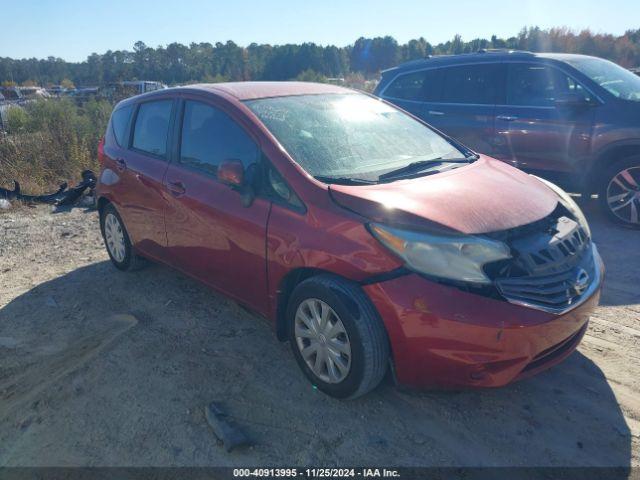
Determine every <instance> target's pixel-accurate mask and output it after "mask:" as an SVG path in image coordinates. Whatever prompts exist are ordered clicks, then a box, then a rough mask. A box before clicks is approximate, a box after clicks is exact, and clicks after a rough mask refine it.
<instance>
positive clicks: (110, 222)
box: [104, 213, 125, 262]
mask: <svg viewBox="0 0 640 480" xmlns="http://www.w3.org/2000/svg"><path fill="white" fill-rule="evenodd" d="M104 238H105V241H106V242H107V248H108V249H109V253H111V256H112V257H113V258H115V259H116V261H117V262H123V261H124V257H125V244H124V232H123V231H122V225H120V222H119V221H118V218H117V217H116V216H115V215H114V214H113V213H108V214H107V216H106V218H105V219H104Z"/></svg>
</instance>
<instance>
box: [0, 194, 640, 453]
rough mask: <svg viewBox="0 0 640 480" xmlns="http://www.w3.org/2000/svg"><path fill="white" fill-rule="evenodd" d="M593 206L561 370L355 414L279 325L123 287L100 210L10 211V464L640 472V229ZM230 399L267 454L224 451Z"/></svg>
mask: <svg viewBox="0 0 640 480" xmlns="http://www.w3.org/2000/svg"><path fill="white" fill-rule="evenodd" d="M591 203H594V204H595V201H592V202H590V204H589V205H587V206H586V209H587V212H588V216H589V217H590V220H591V223H592V229H593V231H594V238H595V241H596V242H597V243H598V245H599V248H600V251H601V254H602V256H603V258H604V260H605V263H606V266H607V277H606V282H605V288H604V294H603V297H602V301H601V303H602V304H601V306H600V307H599V308H598V309H597V311H596V312H595V314H594V317H593V319H592V321H591V323H590V326H589V330H588V332H587V335H586V337H585V340H584V341H583V343H582V344H581V346H580V348H579V349H578V351H577V352H576V353H574V354H573V355H571V356H570V357H569V358H568V359H567V360H566V361H565V362H563V363H562V364H560V365H558V366H557V367H555V368H553V369H551V370H550V371H548V372H545V373H543V374H541V375H539V376H537V377H535V378H532V379H529V380H525V381H522V382H519V383H516V384H514V385H511V386H508V387H506V388H501V389H494V390H476V391H464V392H457V393H451V392H449V393H443V392H407V391H402V390H400V389H397V388H395V387H394V386H393V385H392V384H391V382H389V381H386V382H385V383H384V384H383V385H382V386H381V387H380V388H378V389H377V390H376V391H374V392H373V393H371V394H369V395H367V396H365V397H364V398H360V399H358V400H355V401H338V400H333V399H331V398H329V397H326V396H325V395H323V394H322V393H320V392H319V391H317V390H314V389H313V388H312V387H311V386H310V385H309V383H308V382H307V381H306V380H305V378H304V377H303V375H302V373H301V372H300V371H299V370H298V367H297V365H296V364H295V362H294V360H293V357H292V355H291V353H290V351H289V347H288V345H287V344H282V343H279V342H278V341H277V340H276V339H275V337H274V335H273V333H272V332H271V329H270V327H269V325H267V323H266V322H265V321H264V320H261V319H259V318H257V317H255V316H253V315H251V314H249V313H247V312H245V311H244V310H243V309H242V308H240V307H239V306H237V305H236V304H235V303H234V302H232V301H229V300H227V299H225V298H223V297H221V296H220V295H218V294H216V293H213V292H211V291H210V290H208V289H207V288H206V287H204V286H202V285H200V284H198V283H197V282H195V281H193V280H191V279H189V278H186V277H185V276H183V275H181V274H179V273H177V272H175V271H173V270H171V269H169V268H167V267H163V266H159V265H153V264H151V265H149V266H148V267H147V268H146V269H144V270H142V271H139V272H135V273H122V272H120V271H118V270H116V269H115V268H114V267H112V266H111V264H110V263H109V262H108V260H107V254H106V252H105V250H104V247H103V244H102V241H101V238H100V235H99V229H98V219H97V214H96V213H95V211H85V210H83V209H78V208H76V209H73V210H70V211H66V212H61V213H52V212H51V210H50V209H49V208H48V207H38V208H19V209H15V210H10V211H8V212H2V213H0V465H19V466H34V465H46V466H52V465H55V466H78V465H81V466H150V465H153V466H168V465H172V466H203V465H208V466H212V465H215V466H230V465H260V466H264V465H280V466H282V465H316V466H318V465H321V466H332V465H367V466H368V465H397V466H425V465H428V466H494V465H500V466H592V465H598V466H629V465H634V466H638V465H640V438H639V435H640V394H639V391H640V341H639V340H640V288H639V286H640V248H638V247H639V246H640V231H633V230H628V229H624V228H620V227H616V226H614V225H612V224H610V223H608V222H607V221H606V220H604V219H603V218H602V217H601V216H600V214H599V213H598V212H597V209H596V208H595V205H594V204H591ZM211 401H217V402H220V404H221V405H222V406H223V408H224V409H225V410H226V411H227V413H228V414H229V415H230V416H231V417H232V418H233V419H234V420H235V421H236V422H237V424H239V425H240V426H241V427H242V428H243V429H244V430H245V432H246V433H247V434H248V435H249V436H251V438H252V439H253V440H254V441H255V445H254V446H253V447H251V448H244V449H238V450H234V451H233V452H231V453H227V452H226V451H225V450H224V449H223V448H222V447H221V446H220V444H219V443H218V442H217V441H216V438H215V437H214V435H213V433H212V430H211V428H210V427H209V425H208V424H207V422H206V419H205V415H204V410H203V409H204V407H205V406H206V405H207V404H208V403H209V402H211Z"/></svg>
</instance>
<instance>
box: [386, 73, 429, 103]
mask: <svg viewBox="0 0 640 480" xmlns="http://www.w3.org/2000/svg"><path fill="white" fill-rule="evenodd" d="M440 78H441V76H440V71H439V70H435V69H432V70H423V71H421V72H413V73H407V74H404V75H400V76H398V77H397V78H396V79H395V80H394V81H393V82H392V83H391V85H389V86H388V87H387V89H386V90H385V92H384V96H385V97H390V98H397V99H400V100H414V101H423V102H434V101H437V100H438V97H439V96H440V89H441V83H440V81H439V80H440Z"/></svg>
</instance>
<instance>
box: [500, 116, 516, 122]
mask: <svg viewBox="0 0 640 480" xmlns="http://www.w3.org/2000/svg"><path fill="white" fill-rule="evenodd" d="M496 118H497V119H498V120H504V121H505V122H513V121H514V120H517V119H518V117H514V116H513V115H498V116H497V117H496Z"/></svg>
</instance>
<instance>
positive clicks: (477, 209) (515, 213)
mask: <svg viewBox="0 0 640 480" xmlns="http://www.w3.org/2000/svg"><path fill="white" fill-rule="evenodd" d="M330 194H331V197H332V198H333V200H334V201H335V202H336V203H337V204H338V205H340V206H342V207H344V208H347V209H349V210H351V211H354V212H356V213H358V214H360V215H362V216H364V217H367V218H368V219H370V220H373V221H375V222H380V223H385V224H387V225H394V226H399V227H405V228H409V229H418V230H420V229H425V228H428V229H431V230H436V231H442V233H464V234H477V233H488V232H495V231H499V230H506V229H509V228H513V227H518V226H520V225H525V224H527V223H531V222H534V221H536V220H539V219H541V218H543V217H545V216H547V215H549V214H550V213H551V212H552V211H553V210H554V209H555V208H556V205H557V202H558V197H557V195H556V194H555V193H554V192H553V191H552V190H551V189H550V188H548V187H547V186H546V185H544V184H543V183H542V182H540V181H539V180H538V179H536V178H535V177H533V176H531V175H528V174H526V173H524V172H522V171H520V170H518V169H516V168H513V167H510V166H509V165H507V164H505V163H503V162H500V161H498V160H494V159H492V158H489V157H486V156H481V157H480V158H479V159H478V160H477V161H475V162H474V163H472V164H470V165H465V166H464V167H459V168H455V169H453V170H449V171H445V172H441V173H437V174H434V175H427V176H423V177H418V178H413V179H406V180H398V181H395V182H391V183H382V184H377V185H363V186H351V185H336V184H332V185H331V186H330Z"/></svg>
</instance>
